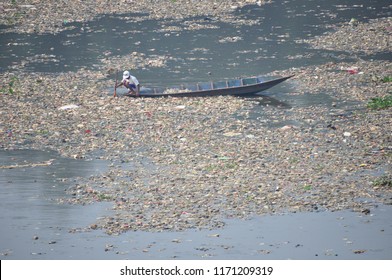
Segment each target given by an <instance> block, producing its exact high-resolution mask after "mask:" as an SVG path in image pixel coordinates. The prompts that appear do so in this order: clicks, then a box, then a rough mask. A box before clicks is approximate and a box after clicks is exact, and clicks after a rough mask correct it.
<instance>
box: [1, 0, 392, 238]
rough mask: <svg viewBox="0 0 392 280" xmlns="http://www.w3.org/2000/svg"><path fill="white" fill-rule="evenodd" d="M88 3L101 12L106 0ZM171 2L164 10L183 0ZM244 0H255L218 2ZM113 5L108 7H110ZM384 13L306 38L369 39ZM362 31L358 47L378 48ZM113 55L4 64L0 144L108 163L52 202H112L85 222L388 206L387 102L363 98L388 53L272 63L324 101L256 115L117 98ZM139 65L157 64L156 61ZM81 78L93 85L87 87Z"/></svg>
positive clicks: (169, 222) (185, 223) (216, 219)
mask: <svg viewBox="0 0 392 280" xmlns="http://www.w3.org/2000/svg"><path fill="white" fill-rule="evenodd" d="M38 2H39V1H37V3H38ZM95 2H97V9H98V8H99V7H100V5H101V4H102V5H104V3H105V2H106V1H94V3H95ZM120 2H121V1H120ZM136 2H137V3H139V2H140V3H144V2H147V1H135V5H139V4H136ZM150 2H151V3H152V2H154V1H150ZM155 2H159V1H155ZM167 2H168V3H170V4H169V6H168V7H171V5H177V4H180V3H185V2H186V3H188V2H189V3H191V2H192V1H175V2H174V1H167ZM204 2H206V1H201V2H200V3H204ZM248 2H252V3H255V2H257V1H226V2H225V3H228V4H225V5H233V6H235V5H242V4H246V3H248ZM87 3H89V2H87ZM176 3H177V4H176ZM3 5H4V4H3ZM37 5H38V4H37ZM140 5H141V4H140ZM7 7H8V6H7ZM3 9H4V7H3ZM30 9H32V8H31V7H30ZM113 9H114V10H113V11H106V10H105V12H118V10H116V9H118V8H116V9H115V8H113ZM140 10H142V9H141V8H140ZM149 12H151V11H149ZM206 13H207V14H208V13H209V11H206ZM87 19H88V18H86V20H87ZM390 23H391V21H390V18H386V19H380V20H377V21H375V22H370V23H360V24H359V25H356V26H350V27H349V28H348V27H347V26H345V25H344V24H342V27H340V28H339V27H337V31H336V32H332V33H329V34H328V35H326V37H319V38H316V39H313V40H312V39H310V40H309V43H310V44H311V45H313V46H314V47H318V48H328V49H330V48H332V49H334V50H345V49H346V46H347V44H354V43H357V45H360V43H361V42H362V41H363V38H364V37H366V36H370V37H372V36H373V35H374V34H373V33H374V28H376V29H377V30H379V31H380V30H381V31H382V32H386V33H383V34H386V36H389V40H390ZM21 24H22V25H23V24H24V23H21ZM374 24H377V26H375V25H374ZM352 28H359V30H360V32H359V34H360V36H351V35H350V34H352ZM42 30H45V28H42V29H41V31H42ZM381 31H380V32H381ZM350 36H351V37H350ZM343 37H345V38H349V37H350V41H349V42H347V41H344V40H340V39H339V38H343ZM332 38H335V39H332ZM372 38H373V37H372ZM323 40H325V41H328V42H334V43H333V44H324V43H322V42H323ZM371 41H372V39H370V40H369V44H367V47H366V48H365V49H363V50H362V51H364V52H366V53H367V54H374V53H377V52H380V51H381V52H384V51H387V49H386V46H385V45H384V44H381V45H378V44H374V45H372V44H370V42H371ZM349 51H353V52H356V51H358V50H357V49H355V50H349ZM132 57H133V56H132V55H130V57H129V60H132ZM134 57H135V59H138V58H137V57H138V56H134ZM116 59H117V58H108V59H107V60H106V61H105V62H104V63H103V64H104V66H102V69H101V70H86V69H81V70H79V71H76V72H67V73H61V74H58V75H52V74H44V73H30V77H29V83H24V82H23V81H21V80H20V79H18V77H17V76H16V75H15V72H14V70H15V69H14V70H13V71H8V72H4V73H1V74H0V80H1V84H0V87H1V89H2V92H1V94H0V100H1V106H0V111H1V113H0V123H1V124H2V125H1V126H0V147H1V148H2V149H21V148H28V149H37V150H42V149H51V150H55V151H58V152H59V153H60V154H61V155H63V156H65V157H72V158H84V157H91V154H92V153H93V152H95V151H101V155H100V156H99V157H100V158H103V159H106V160H109V161H110V162H111V166H110V170H109V171H108V172H106V173H104V174H100V175H96V176H92V177H89V178H80V180H79V182H78V183H77V184H75V183H73V182H70V186H69V189H68V190H67V195H65V196H64V199H62V200H60V201H59V203H77V204H88V203H94V202H98V201H112V202H113V209H112V210H113V215H112V216H109V217H106V218H103V219H101V220H99V221H98V222H97V223H94V224H91V225H90V226H89V228H90V229H98V228H100V229H104V230H105V231H106V232H107V233H109V234H118V233H120V232H123V231H127V230H146V231H161V230H184V229H187V228H194V227H196V228H199V227H201V228H213V227H219V226H221V225H222V220H223V219H224V218H227V217H246V216H248V215H252V214H260V215H261V214H267V213H283V212H287V211H289V212H293V211H326V210H327V211H336V210H341V209H353V210H354V211H361V212H364V213H367V212H368V211H369V209H370V208H371V207H375V205H377V203H385V204H391V203H392V188H391V185H390V184H391V182H392V168H391V166H392V165H391V163H392V111H391V108H388V109H384V110H371V109H369V108H367V104H368V102H369V101H370V100H371V99H372V98H376V97H385V96H388V95H390V94H391V92H390V87H391V86H390V85H391V84H390V81H389V80H388V79H386V77H391V76H392V70H391V69H392V67H391V62H390V61H388V60H369V61H366V60H363V59H358V60H357V61H354V62H352V63H348V62H330V63H325V64H321V65H314V66H304V67H300V68H291V69H287V70H283V71H276V72H274V73H271V75H281V76H285V75H295V77H293V78H292V79H290V80H289V81H287V83H289V84H291V86H292V88H293V91H292V92H291V93H290V95H293V96H302V95H304V94H314V95H317V94H320V93H324V94H327V95H328V96H329V97H330V98H331V99H332V100H333V101H332V102H333V104H332V106H330V107H329V106H324V105H323V104H313V105H310V106H305V107H295V108H292V107H284V106H282V107H279V106H265V107H264V108H263V110H264V115H263V118H262V119H260V118H252V117H251V116H250V114H251V111H252V108H254V107H255V106H258V104H259V103H260V102H262V100H263V97H258V98H255V99H243V98H237V97H212V98H168V99H143V98H140V99H132V98H113V97H112V96H111V95H108V93H107V91H106V89H107V88H108V87H110V86H112V85H109V84H106V83H108V81H107V79H106V74H107V73H106V71H107V69H108V68H110V67H111V65H115V64H116V61H117V60H116ZM117 62H118V61H117ZM143 63H147V64H148V63H151V64H153V67H162V65H164V61H162V60H160V59H159V58H155V60H154V59H152V60H147V59H145V60H143ZM147 64H146V65H147ZM135 65H139V66H140V63H136V62H135ZM146 65H143V66H146ZM17 67H21V69H23V67H22V66H17ZM140 67H141V66H140ZM88 79H99V80H100V81H102V84H100V83H95V84H93V85H91V84H86V83H85V80H88ZM68 81H71V82H70V83H68ZM65 84H67V86H64V85H65Z"/></svg>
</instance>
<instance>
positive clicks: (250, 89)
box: [127, 76, 293, 97]
mask: <svg viewBox="0 0 392 280" xmlns="http://www.w3.org/2000/svg"><path fill="white" fill-rule="evenodd" d="M291 77H293V76H288V77H283V78H278V79H273V80H269V81H265V80H264V78H262V77H252V78H242V79H234V80H227V81H221V82H207V83H197V84H190V85H181V86H179V87H172V88H145V87H142V88H141V89H140V95H139V96H136V95H127V96H130V97H204V96H220V95H248V94H256V93H258V92H261V91H263V90H266V89H269V88H271V87H273V86H275V85H277V84H280V83H281V82H283V81H285V80H287V79H289V78H291Z"/></svg>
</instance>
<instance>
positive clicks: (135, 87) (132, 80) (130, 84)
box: [116, 71, 140, 96]
mask: <svg viewBox="0 0 392 280" xmlns="http://www.w3.org/2000/svg"><path fill="white" fill-rule="evenodd" d="M121 86H124V87H126V88H127V89H128V90H129V91H128V94H133V95H136V96H139V94H140V83H139V81H138V80H137V79H136V77H135V76H132V75H131V74H130V73H129V71H124V73H123V79H122V81H121V83H120V84H118V85H116V88H118V87H121Z"/></svg>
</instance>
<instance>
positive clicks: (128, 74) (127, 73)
mask: <svg viewBox="0 0 392 280" xmlns="http://www.w3.org/2000/svg"><path fill="white" fill-rule="evenodd" d="M129 76H131V74H130V73H129V71H124V73H123V79H128V78H129Z"/></svg>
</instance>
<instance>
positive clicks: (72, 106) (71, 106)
mask: <svg viewBox="0 0 392 280" xmlns="http://www.w3.org/2000/svg"><path fill="white" fill-rule="evenodd" d="M77 108H79V106H78V105H75V104H69V105H64V106H61V107H59V108H58V109H59V110H71V109H77Z"/></svg>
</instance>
